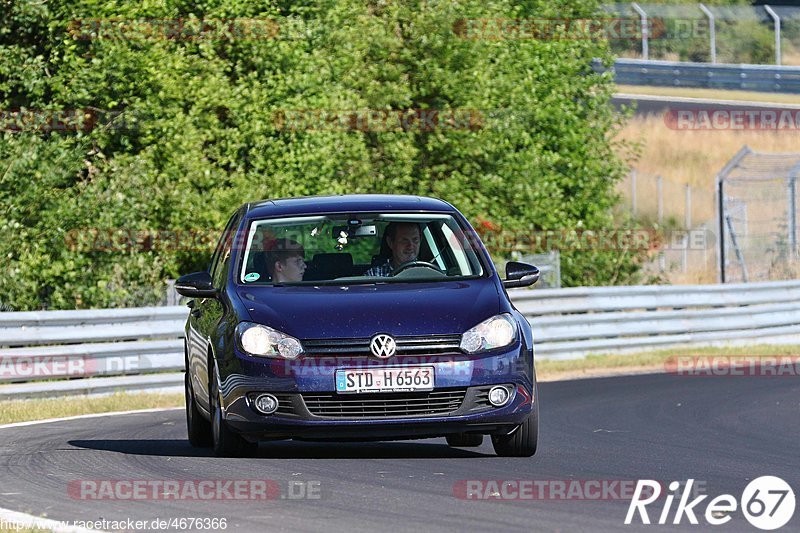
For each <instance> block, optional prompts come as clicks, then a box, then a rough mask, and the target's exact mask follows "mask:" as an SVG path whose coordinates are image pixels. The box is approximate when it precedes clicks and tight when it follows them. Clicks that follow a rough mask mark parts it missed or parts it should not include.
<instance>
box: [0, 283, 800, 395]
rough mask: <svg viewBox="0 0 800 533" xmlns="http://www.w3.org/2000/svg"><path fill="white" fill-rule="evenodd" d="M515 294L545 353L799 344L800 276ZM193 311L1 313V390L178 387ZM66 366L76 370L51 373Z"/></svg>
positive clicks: (578, 354)
mask: <svg viewBox="0 0 800 533" xmlns="http://www.w3.org/2000/svg"><path fill="white" fill-rule="evenodd" d="M509 294H510V295H511V298H512V300H513V301H514V304H515V305H516V306H517V308H518V309H519V310H520V312H522V313H523V314H524V315H525V316H526V317H527V318H528V320H529V321H530V322H531V324H532V326H533V329H534V336H535V345H536V356H537V357H538V358H539V359H568V358H576V357H582V356H585V355H587V354H589V353H609V352H611V353H625V352H630V351H643V350H648V349H656V348H666V347H679V346H680V347H691V346H700V345H709V344H720V343H722V344H731V343H737V342H738V343H764V342H775V343H800V337H799V336H798V335H800V281H779V282H767V283H749V284H730V285H688V286H687V285H683V286H635V287H588V288H587V287H579V288H571V289H544V290H535V291H534V290H525V289H518V290H512V291H509ZM187 313H188V310H187V309H186V308H185V307H161V308H157V307H150V308H138V309H109V310H86V311H43V312H33V313H27V312H25V313H18V312H15V313H0V383H4V384H2V385H0V398H14V397H36V396H58V395H67V394H86V393H90V392H91V393H106V392H112V391H115V390H127V391H142V390H171V391H179V390H180V387H181V386H182V382H183V377H182V372H181V371H182V370H183V365H184V360H183V338H182V337H183V325H184V322H185V319H186V315H187ZM113 340H117V342H110V341H113ZM45 344H47V345H46V346H44V345H45ZM59 372H60V374H59ZM65 375H67V376H72V377H73V379H67V380H64V379H61V380H53V379H55V378H58V377H59V376H62V377H63V376H65ZM84 376H92V377H90V378H86V377H84ZM75 377H77V378H75ZM47 379H50V380H51V381H43V380H47ZM12 382H17V383H12ZM20 382H21V383H20Z"/></svg>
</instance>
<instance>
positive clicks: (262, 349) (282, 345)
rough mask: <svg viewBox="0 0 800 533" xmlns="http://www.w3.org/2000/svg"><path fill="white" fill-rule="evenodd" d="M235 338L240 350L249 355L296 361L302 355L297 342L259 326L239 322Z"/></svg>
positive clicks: (276, 331)
mask: <svg viewBox="0 0 800 533" xmlns="http://www.w3.org/2000/svg"><path fill="white" fill-rule="evenodd" d="M236 338H237V340H238V342H239V346H240V347H241V348H242V350H244V351H245V352H247V353H248V354H250V355H256V356H259V357H278V358H283V359H296V358H297V356H299V355H300V354H301V353H303V346H302V345H301V344H300V341H299V340H297V339H295V338H294V337H290V336H289V335H287V334H285V333H282V332H280V331H278V330H276V329H272V328H269V327H267V326H262V325H261V324H253V323H252V322H240V323H239V325H238V326H236Z"/></svg>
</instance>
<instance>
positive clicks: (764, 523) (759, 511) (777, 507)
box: [625, 476, 795, 531]
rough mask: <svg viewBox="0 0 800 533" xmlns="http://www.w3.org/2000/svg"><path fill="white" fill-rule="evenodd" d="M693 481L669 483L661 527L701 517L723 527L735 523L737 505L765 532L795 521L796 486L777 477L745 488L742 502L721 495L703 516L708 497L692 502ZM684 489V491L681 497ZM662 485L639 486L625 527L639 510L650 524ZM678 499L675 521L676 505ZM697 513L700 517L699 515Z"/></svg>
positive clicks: (645, 483) (764, 478)
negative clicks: (650, 511)
mask: <svg viewBox="0 0 800 533" xmlns="http://www.w3.org/2000/svg"><path fill="white" fill-rule="evenodd" d="M693 484H694V480H693V479H689V480H687V482H686V483H685V484H681V483H679V482H677V481H673V482H672V483H670V484H669V491H670V492H669V493H668V494H667V495H666V498H664V507H663V508H662V509H661V513H660V514H659V515H658V522H657V523H658V524H662V525H663V524H667V523H671V524H675V525H677V524H680V523H681V520H682V519H683V518H684V516H685V517H686V519H687V520H688V521H689V523H690V524H695V525H697V524H698V523H699V522H698V519H697V515H698V514H699V515H700V516H702V517H703V518H704V519H705V521H706V523H708V524H710V525H712V526H720V525H722V524H726V523H728V522H730V521H731V519H732V517H731V514H733V513H735V512H736V511H737V506H738V505H741V510H742V514H744V517H745V518H746V519H747V521H748V522H750V524H752V525H753V526H755V527H757V528H758V529H763V530H767V531H770V530H774V529H778V528H780V527H783V526H784V525H786V524H787V523H788V522H789V520H791V519H792V515H793V514H794V507H795V497H794V491H793V490H792V487H791V486H789V484H788V483H786V482H785V481H784V480H782V479H781V478H779V477H775V476H761V477H759V478H756V479H754V480H753V481H751V482H750V483H748V485H747V486H746V487H745V489H744V491H743V492H742V497H741V499H740V500H739V501H738V502H737V501H736V498H734V497H733V496H732V495H730V494H721V495H719V496H717V497H716V498H713V499H712V500H711V501H709V502H708V505H707V506H706V508H705V512H703V513H702V514H701V508H700V503H702V502H703V500H705V499H706V498H708V495H705V494H704V495H701V496H697V497H696V498H694V499H693V500H691V501H690V500H689V498H690V497H691V496H692V485H693ZM681 487H684V488H683V492H682V493H681V494H677V493H676V491H678V490H679V489H680V488H681ZM661 492H662V485H661V483H659V482H658V481H655V480H651V479H640V480H639V481H638V482H637V484H636V490H635V491H634V493H633V499H632V500H631V504H630V506H629V507H628V514H627V516H626V517H625V524H627V525H629V524H631V522H632V521H633V518H634V516H635V515H636V513H637V511H638V515H639V519H640V520H641V521H642V524H650V523H651V522H650V516H649V515H648V512H647V511H648V510H647V506H648V505H650V504H652V503H653V502H655V501H656V500H658V499H659V498H660V497H661ZM676 496H677V499H678V504H677V507H676V508H675V512H674V515H673V517H672V521H671V522H670V521H669V519H670V514H671V513H672V503H673V501H674V500H675V499H676ZM695 513H697V514H695Z"/></svg>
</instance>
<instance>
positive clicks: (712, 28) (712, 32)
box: [697, 4, 717, 63]
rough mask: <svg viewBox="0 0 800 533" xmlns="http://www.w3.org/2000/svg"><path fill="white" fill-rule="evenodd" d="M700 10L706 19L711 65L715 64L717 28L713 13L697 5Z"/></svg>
mask: <svg viewBox="0 0 800 533" xmlns="http://www.w3.org/2000/svg"><path fill="white" fill-rule="evenodd" d="M697 5H698V7H699V8H700V10H701V11H702V12H703V13H705V15H706V16H707V17H708V25H709V28H708V30H709V31H708V40H709V43H710V46H711V63H716V62H717V27H716V23H715V19H714V13H712V12H711V10H710V9H708V8H707V7H706V6H705V5H703V4H697Z"/></svg>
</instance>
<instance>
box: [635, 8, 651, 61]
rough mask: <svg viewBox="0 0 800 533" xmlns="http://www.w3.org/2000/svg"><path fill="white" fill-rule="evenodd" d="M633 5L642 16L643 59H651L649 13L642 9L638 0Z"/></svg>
mask: <svg viewBox="0 0 800 533" xmlns="http://www.w3.org/2000/svg"><path fill="white" fill-rule="evenodd" d="M631 7H632V8H633V10H634V11H636V12H637V13H638V14H639V16H640V17H641V18H642V59H644V60H645V61H646V60H648V59H650V46H649V42H648V37H649V35H648V31H647V13H645V11H644V9H642V7H641V6H640V5H639V4H637V3H636V2H633V3H632V4H631Z"/></svg>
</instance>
